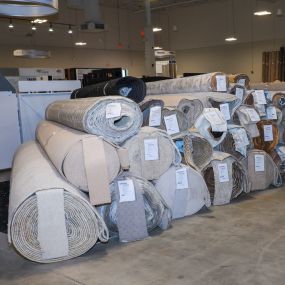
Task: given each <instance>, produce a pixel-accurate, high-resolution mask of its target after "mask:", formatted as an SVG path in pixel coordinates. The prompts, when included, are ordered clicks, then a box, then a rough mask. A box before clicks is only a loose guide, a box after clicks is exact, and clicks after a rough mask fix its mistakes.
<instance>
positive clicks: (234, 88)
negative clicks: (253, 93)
mask: <svg viewBox="0 0 285 285" xmlns="http://www.w3.org/2000/svg"><path fill="white" fill-rule="evenodd" d="M229 93H230V94H232V95H235V96H236V97H238V98H239V99H240V100H241V101H242V102H243V100H244V99H245V97H246V88H245V87H244V86H242V85H239V84H230V88H229Z"/></svg>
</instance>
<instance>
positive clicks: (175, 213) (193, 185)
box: [155, 165, 211, 219]
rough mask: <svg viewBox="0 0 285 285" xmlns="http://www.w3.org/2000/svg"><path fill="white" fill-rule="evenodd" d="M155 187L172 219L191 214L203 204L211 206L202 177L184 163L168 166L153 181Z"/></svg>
mask: <svg viewBox="0 0 285 285" xmlns="http://www.w3.org/2000/svg"><path fill="white" fill-rule="evenodd" d="M155 188H156V189H157V191H158V192H159V193H160V195H161V196H162V197H163V199H164V201H165V202H166V203H167V205H168V206H169V207H170V209H171V211H172V218H173V219H178V218H182V217H185V216H190V215H193V214H195V213H197V212H198V211H199V210H200V209H202V208H203V207H204V206H206V207H210V206H211V201H210V195H209V192H208V189H207V185H206V183H205V181H204V179H203V177H202V176H201V174H200V173H199V172H197V171H196V170H194V169H193V168H191V167H189V166H186V165H181V166H179V167H175V166H172V167H170V168H169V169H168V170H167V171H166V172H165V173H164V174H163V175H162V176H161V177H160V178H159V179H158V180H157V181H156V182H155Z"/></svg>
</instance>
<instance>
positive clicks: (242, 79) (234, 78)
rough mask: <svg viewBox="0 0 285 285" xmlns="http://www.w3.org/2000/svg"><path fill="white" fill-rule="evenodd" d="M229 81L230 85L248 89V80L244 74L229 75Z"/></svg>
mask: <svg viewBox="0 0 285 285" xmlns="http://www.w3.org/2000/svg"><path fill="white" fill-rule="evenodd" d="M229 81H230V82H231V83H237V84H240V85H242V86H244V87H245V88H247V89H249V84H250V79H249V77H248V75H246V74H244V73H238V74H231V75H229Z"/></svg>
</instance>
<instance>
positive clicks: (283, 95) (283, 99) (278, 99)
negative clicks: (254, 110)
mask: <svg viewBox="0 0 285 285" xmlns="http://www.w3.org/2000/svg"><path fill="white" fill-rule="evenodd" d="M269 94H270V97H271V100H272V104H273V105H274V106H275V107H277V108H279V109H285V92H269Z"/></svg>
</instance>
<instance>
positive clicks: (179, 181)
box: [176, 167, 189, 190]
mask: <svg viewBox="0 0 285 285" xmlns="http://www.w3.org/2000/svg"><path fill="white" fill-rule="evenodd" d="M187 188H189V183H188V175H187V169H186V168H185V167H183V168H180V169H177V170H176V189H177V190H180V189H187Z"/></svg>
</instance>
